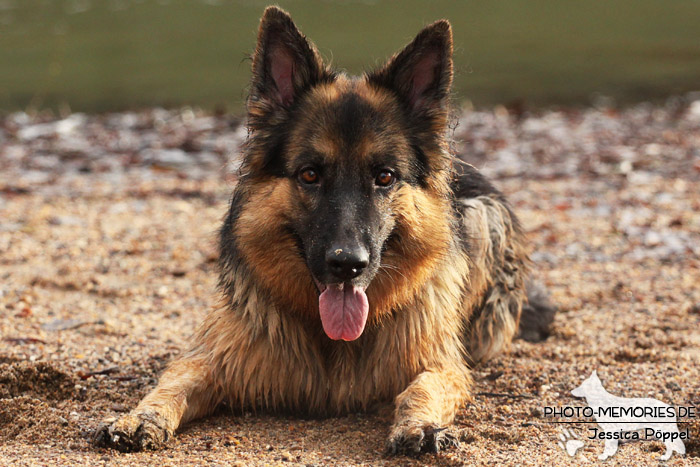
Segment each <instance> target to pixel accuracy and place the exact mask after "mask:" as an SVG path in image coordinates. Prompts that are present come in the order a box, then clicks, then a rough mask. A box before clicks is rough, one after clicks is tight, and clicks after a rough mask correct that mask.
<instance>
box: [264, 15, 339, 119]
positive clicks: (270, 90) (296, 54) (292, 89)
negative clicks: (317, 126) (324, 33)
mask: <svg viewBox="0 0 700 467" xmlns="http://www.w3.org/2000/svg"><path fill="white" fill-rule="evenodd" d="M327 77H328V72H327V71H326V69H325V66H324V65H323V62H322V60H321V57H320V56H319V54H318V52H317V50H316V48H315V47H314V45H313V44H311V43H310V42H309V41H307V40H306V38H305V37H304V35H303V34H302V33H301V32H300V31H299V30H298V29H297V27H296V26H295V25H294V22H293V21H292V18H291V17H290V16H289V14H287V12H285V11H284V10H282V9H280V8H277V7H274V6H271V7H267V8H266V9H265V13H263V17H262V19H261V20H260V27H259V29H258V44H257V46H256V48H255V53H254V54H253V83H252V88H251V97H253V98H254V99H268V100H270V101H272V103H273V105H278V106H282V107H285V108H287V107H290V106H291V105H292V104H293V103H294V101H295V100H296V99H297V98H298V97H299V96H300V95H301V93H303V92H304V91H305V90H307V89H308V88H309V87H310V86H313V85H314V84H316V83H317V82H319V81H320V80H322V79H324V78H327Z"/></svg>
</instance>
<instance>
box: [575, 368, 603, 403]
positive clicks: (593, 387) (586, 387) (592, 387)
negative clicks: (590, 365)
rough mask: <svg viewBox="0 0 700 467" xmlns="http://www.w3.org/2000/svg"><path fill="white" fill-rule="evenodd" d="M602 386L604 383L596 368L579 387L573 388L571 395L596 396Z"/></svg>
mask: <svg viewBox="0 0 700 467" xmlns="http://www.w3.org/2000/svg"><path fill="white" fill-rule="evenodd" d="M602 387H603V384H602V383H601V382H600V379H599V378H598V373H597V372H596V371H595V370H593V373H591V376H589V377H588V378H586V379H585V380H583V382H582V383H581V384H580V385H579V386H578V387H576V388H574V389H572V390H571V395H573V396H574V397H590V396H594V395H597V394H598V393H599V392H600V389H601V388H602Z"/></svg>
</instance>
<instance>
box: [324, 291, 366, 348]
mask: <svg viewBox="0 0 700 467" xmlns="http://www.w3.org/2000/svg"><path fill="white" fill-rule="evenodd" d="M318 308H319V311H320V312H321V322H322V323H323V330H324V331H326V334H327V335H328V337H330V338H331V339H334V340H339V339H342V340H344V341H354V340H355V339H357V338H358V337H360V335H361V334H362V331H363V330H364V329H365V323H366V322H367V313H368V311H369V303H368V302H367V295H365V291H364V290H362V289H361V288H359V287H354V286H351V285H348V284H343V285H329V286H328V287H326V290H324V291H323V293H322V294H321V296H320V297H319V298H318Z"/></svg>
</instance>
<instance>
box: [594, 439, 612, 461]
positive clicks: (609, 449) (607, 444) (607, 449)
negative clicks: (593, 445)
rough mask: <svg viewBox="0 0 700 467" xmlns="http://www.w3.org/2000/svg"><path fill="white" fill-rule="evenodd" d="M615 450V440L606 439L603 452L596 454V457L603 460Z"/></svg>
mask: <svg viewBox="0 0 700 467" xmlns="http://www.w3.org/2000/svg"><path fill="white" fill-rule="evenodd" d="M616 452H617V440H616V439H606V440H605V447H603V453H602V454H601V455H599V456H598V459H600V460H602V461H604V460H605V459H607V458H608V457H610V456H612V455H613V454H615V453H616Z"/></svg>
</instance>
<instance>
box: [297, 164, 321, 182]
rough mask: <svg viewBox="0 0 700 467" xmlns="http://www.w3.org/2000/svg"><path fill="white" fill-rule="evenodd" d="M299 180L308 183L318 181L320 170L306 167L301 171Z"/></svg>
mask: <svg viewBox="0 0 700 467" xmlns="http://www.w3.org/2000/svg"><path fill="white" fill-rule="evenodd" d="M299 180H301V181H302V182H303V183H306V184H307V185H313V184H314V183H318V172H316V171H315V170H314V169H311V168H308V169H304V170H302V171H301V172H300V173H299Z"/></svg>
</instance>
